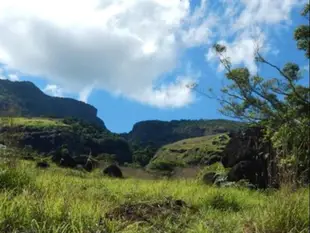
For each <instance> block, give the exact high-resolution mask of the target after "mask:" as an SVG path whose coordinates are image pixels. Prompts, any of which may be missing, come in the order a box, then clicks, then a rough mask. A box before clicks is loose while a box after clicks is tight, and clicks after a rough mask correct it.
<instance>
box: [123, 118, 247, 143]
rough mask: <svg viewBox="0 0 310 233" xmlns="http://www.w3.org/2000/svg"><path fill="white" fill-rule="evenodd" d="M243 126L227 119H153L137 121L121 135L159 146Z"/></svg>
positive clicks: (131, 140)
mask: <svg viewBox="0 0 310 233" xmlns="http://www.w3.org/2000/svg"><path fill="white" fill-rule="evenodd" d="M243 126H244V124H243V123H241V122H236V121H229V120H179V121H177V120H174V121H170V122H167V121H157V120H153V121H143V122H138V123H137V124H135V125H134V127H133V129H132V131H131V132H129V133H128V134H123V135H122V136H123V137H125V138H126V139H127V140H128V141H130V142H134V143H138V144H141V145H144V144H150V143H151V144H152V145H154V146H156V147H160V146H163V145H165V144H169V143H172V142H176V141H179V140H182V139H187V138H193V137H202V136H207V135H214V134H218V133H224V132H230V131H235V130H238V129H240V128H241V127H243Z"/></svg>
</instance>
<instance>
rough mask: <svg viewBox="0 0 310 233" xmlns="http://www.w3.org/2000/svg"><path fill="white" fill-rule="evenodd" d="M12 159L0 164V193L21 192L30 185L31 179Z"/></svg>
mask: <svg viewBox="0 0 310 233" xmlns="http://www.w3.org/2000/svg"><path fill="white" fill-rule="evenodd" d="M15 163H16V162H14V160H13V161H12V158H11V159H10V160H8V161H6V162H5V163H4V164H0V191H1V190H3V189H4V190H11V191H14V192H16V191H21V190H23V189H24V188H27V186H29V185H31V184H32V181H33V180H32V177H31V175H30V173H29V172H28V171H26V170H25V168H21V167H17V165H16V164H15Z"/></svg>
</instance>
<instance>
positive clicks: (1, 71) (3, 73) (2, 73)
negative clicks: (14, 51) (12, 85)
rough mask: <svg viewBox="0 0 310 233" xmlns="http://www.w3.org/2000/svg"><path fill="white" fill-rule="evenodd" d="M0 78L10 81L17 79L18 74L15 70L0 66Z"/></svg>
mask: <svg viewBox="0 0 310 233" xmlns="http://www.w3.org/2000/svg"><path fill="white" fill-rule="evenodd" d="M0 80H10V81H12V82H16V81H19V80H20V79H19V75H18V73H16V72H12V71H11V70H10V69H7V67H0Z"/></svg>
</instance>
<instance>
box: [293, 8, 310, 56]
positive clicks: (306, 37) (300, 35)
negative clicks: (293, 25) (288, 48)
mask: <svg viewBox="0 0 310 233" xmlns="http://www.w3.org/2000/svg"><path fill="white" fill-rule="evenodd" d="M309 13H310V3H307V4H306V5H305V7H304V8H303V11H302V12H301V15H302V16H304V17H305V19H306V20H307V22H308V23H307V24H306V25H301V26H299V27H298V28H297V29H296V30H295V34H294V38H295V40H296V41H297V48H298V49H300V50H304V51H305V52H306V54H305V55H306V57H307V58H310V51H309V48H310V17H309Z"/></svg>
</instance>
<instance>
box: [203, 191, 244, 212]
mask: <svg viewBox="0 0 310 233" xmlns="http://www.w3.org/2000/svg"><path fill="white" fill-rule="evenodd" d="M209 204H210V206H211V207H212V208H213V209H217V210H221V211H233V212H238V211H240V210H241V205H240V203H239V202H238V201H237V200H236V199H235V198H234V197H233V196H226V195H224V194H221V193H216V194H215V195H213V196H212V197H211V198H210V202H209Z"/></svg>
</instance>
